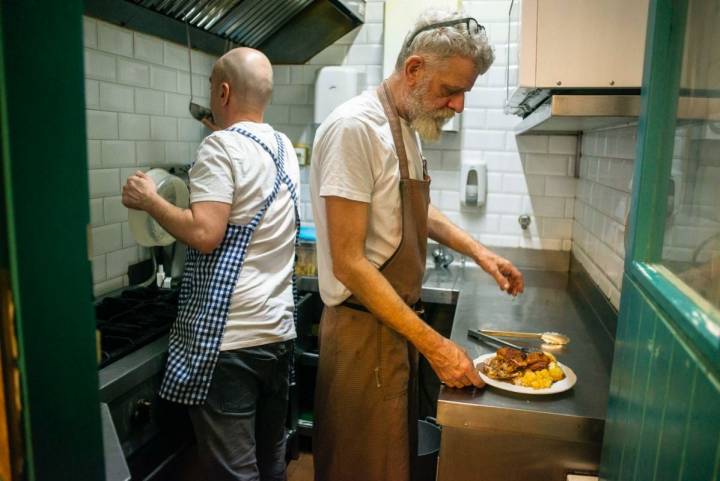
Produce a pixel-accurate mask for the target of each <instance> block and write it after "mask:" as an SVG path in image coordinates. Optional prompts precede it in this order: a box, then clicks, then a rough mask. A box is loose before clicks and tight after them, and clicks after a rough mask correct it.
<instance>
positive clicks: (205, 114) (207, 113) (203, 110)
mask: <svg viewBox="0 0 720 481" xmlns="http://www.w3.org/2000/svg"><path fill="white" fill-rule="evenodd" d="M185 34H186V35H187V45H188V68H189V69H190V105H189V110H190V115H192V116H193V118H194V119H195V120H200V121H202V120H203V119H209V120H210V122H213V115H212V111H211V110H210V109H209V108H207V107H203V106H202V105H200V104H196V103H195V102H193V90H192V84H193V73H192V47H191V44H190V25H189V24H187V23H186V24H185Z"/></svg>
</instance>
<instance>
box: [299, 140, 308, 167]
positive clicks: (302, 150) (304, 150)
mask: <svg viewBox="0 0 720 481" xmlns="http://www.w3.org/2000/svg"><path fill="white" fill-rule="evenodd" d="M308 150H309V149H308V146H307V145H303V144H298V145H296V146H295V155H297V159H298V165H308V164H309V163H310V157H309V155H308Z"/></svg>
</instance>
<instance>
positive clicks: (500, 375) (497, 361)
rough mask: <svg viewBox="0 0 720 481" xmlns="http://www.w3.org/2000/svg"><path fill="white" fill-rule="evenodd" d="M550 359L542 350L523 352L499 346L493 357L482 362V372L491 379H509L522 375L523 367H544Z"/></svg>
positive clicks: (534, 369) (536, 369) (535, 369)
mask: <svg viewBox="0 0 720 481" xmlns="http://www.w3.org/2000/svg"><path fill="white" fill-rule="evenodd" d="M551 362H552V359H551V358H550V357H549V356H548V355H547V354H545V353H543V352H531V353H528V354H525V353H524V352H522V351H519V350H517V349H513V348H511V347H501V348H500V349H498V350H497V352H496V353H495V357H494V358H492V359H490V360H488V361H486V362H484V363H482V364H481V365H480V366H479V367H480V369H482V372H483V373H485V374H486V375H487V376H488V377H491V378H493V379H511V378H514V377H517V376H520V375H522V373H523V371H524V370H525V369H530V370H532V371H539V370H541V369H545V368H547V367H548V365H549V364H550V363H551Z"/></svg>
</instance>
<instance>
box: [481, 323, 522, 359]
mask: <svg viewBox="0 0 720 481" xmlns="http://www.w3.org/2000/svg"><path fill="white" fill-rule="evenodd" d="M468 336H469V337H471V338H473V339H475V340H477V341H481V342H485V343H487V342H492V343H495V344H500V345H501V346H507V347H510V348H512V349H517V350H518V351H522V352H524V353H525V354H527V353H529V352H530V349H528V348H527V347H521V346H518V345H517V344H513V343H512V342H508V341H504V340H502V339H498V338H497V337H494V336H491V335H489V334H485V333H484V332H482V330H480V329H468Z"/></svg>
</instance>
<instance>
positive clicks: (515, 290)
mask: <svg viewBox="0 0 720 481" xmlns="http://www.w3.org/2000/svg"><path fill="white" fill-rule="evenodd" d="M475 262H477V264H478V265H479V266H480V267H482V268H483V270H484V271H485V272H487V273H488V274H490V275H491V276H492V277H493V278H494V279H495V282H497V285H498V286H500V290H503V291H505V292H507V293H508V294H510V295H511V296H517V295H518V294H521V293H522V292H523V291H524V290H525V281H524V280H523V275H522V273H520V271H519V270H517V268H516V267H515V266H514V265H512V262H510V261H509V260H507V259H505V258H504V257H500V256H499V255H497V254H494V253H492V252H491V251H489V250H486V251H485V252H484V253H483V254H481V255H479V256H478V257H477V258H476V259H475Z"/></svg>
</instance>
